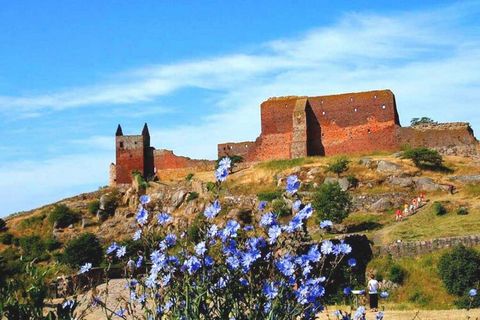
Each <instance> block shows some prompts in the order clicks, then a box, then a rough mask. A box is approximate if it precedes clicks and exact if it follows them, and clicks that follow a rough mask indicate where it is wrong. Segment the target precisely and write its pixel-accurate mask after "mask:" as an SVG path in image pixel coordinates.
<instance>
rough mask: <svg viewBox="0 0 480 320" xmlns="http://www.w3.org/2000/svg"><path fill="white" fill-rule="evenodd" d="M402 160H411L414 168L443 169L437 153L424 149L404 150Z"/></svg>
mask: <svg viewBox="0 0 480 320" xmlns="http://www.w3.org/2000/svg"><path fill="white" fill-rule="evenodd" d="M402 158H404V159H410V160H412V161H413V163H414V164H415V166H416V167H417V168H421V169H424V168H433V169H435V168H442V167H443V158H442V156H441V155H440V154H439V153H438V151H436V150H433V149H429V148H425V147H421V148H414V149H409V150H406V151H405V152H404V153H403V155H402Z"/></svg>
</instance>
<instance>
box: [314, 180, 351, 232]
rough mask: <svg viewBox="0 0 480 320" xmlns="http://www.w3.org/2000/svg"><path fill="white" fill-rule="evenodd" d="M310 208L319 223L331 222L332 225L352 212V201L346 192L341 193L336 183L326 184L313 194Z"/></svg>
mask: <svg viewBox="0 0 480 320" xmlns="http://www.w3.org/2000/svg"><path fill="white" fill-rule="evenodd" d="M312 206H313V208H314V209H315V210H316V213H317V219H318V220H319V221H320V220H331V221H333V222H334V223H341V222H342V221H343V219H345V218H346V217H348V215H349V213H350V211H351V210H352V199H351V197H350V195H349V194H348V192H346V191H342V189H341V188H340V185H339V184H338V183H337V182H335V183H326V184H322V185H321V186H320V187H319V188H318V190H317V191H316V192H315V193H314V195H313V199H312Z"/></svg>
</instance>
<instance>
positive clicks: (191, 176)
mask: <svg viewBox="0 0 480 320" xmlns="http://www.w3.org/2000/svg"><path fill="white" fill-rule="evenodd" d="M194 175H195V174H193V173H191V172H190V173H189V174H187V176H186V177H185V180H186V181H190V180H192V179H193V176H194Z"/></svg>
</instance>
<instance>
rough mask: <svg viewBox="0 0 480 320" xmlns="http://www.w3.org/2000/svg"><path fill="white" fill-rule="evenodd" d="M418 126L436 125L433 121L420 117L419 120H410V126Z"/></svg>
mask: <svg viewBox="0 0 480 320" xmlns="http://www.w3.org/2000/svg"><path fill="white" fill-rule="evenodd" d="M420 124H437V122H436V121H433V120H432V119H430V118H429V117H421V118H413V119H412V120H410V125H411V126H412V127H413V126H418V125H420Z"/></svg>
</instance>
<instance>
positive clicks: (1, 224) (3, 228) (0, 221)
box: [0, 218, 7, 231]
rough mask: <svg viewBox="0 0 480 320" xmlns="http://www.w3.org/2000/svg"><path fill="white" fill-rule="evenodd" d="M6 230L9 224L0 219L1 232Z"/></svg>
mask: <svg viewBox="0 0 480 320" xmlns="http://www.w3.org/2000/svg"><path fill="white" fill-rule="evenodd" d="M6 228H7V223H6V222H5V220H3V219H2V218H0V231H3V230H5V229H6Z"/></svg>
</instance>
